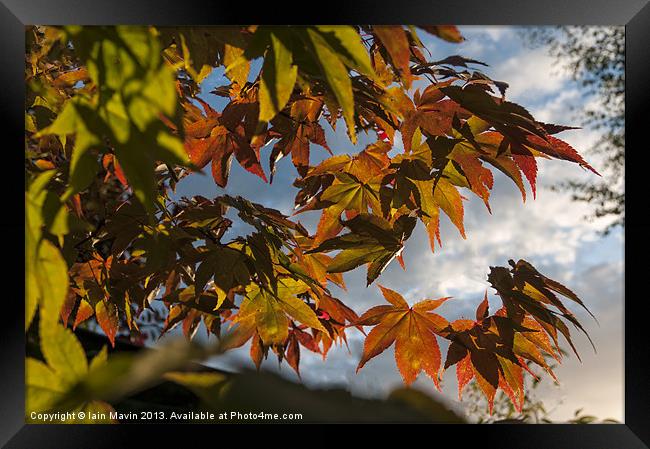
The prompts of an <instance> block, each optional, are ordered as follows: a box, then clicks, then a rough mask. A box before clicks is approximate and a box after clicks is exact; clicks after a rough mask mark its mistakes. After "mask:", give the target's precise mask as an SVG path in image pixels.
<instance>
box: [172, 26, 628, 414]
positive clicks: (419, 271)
mask: <svg viewBox="0 0 650 449" xmlns="http://www.w3.org/2000/svg"><path fill="white" fill-rule="evenodd" d="M461 31H462V33H463V35H464V36H465V37H466V38H467V40H466V41H465V42H463V43H462V44H450V43H446V42H442V41H440V40H439V39H436V38H434V37H432V36H429V35H427V34H426V33H424V32H421V33H420V37H421V38H422V39H423V40H424V43H425V44H426V46H427V48H428V49H429V50H430V52H431V57H430V58H431V60H437V59H442V58H444V57H446V56H449V55H452V54H460V55H462V56H465V57H469V58H473V59H478V60H480V61H483V62H486V63H488V64H490V66H489V67H487V68H484V70H483V71H484V72H485V73H486V74H487V75H488V76H491V77H492V78H494V79H497V80H500V81H505V82H507V83H509V84H510V87H509V89H508V91H507V93H506V97H507V98H508V99H509V100H510V101H514V102H517V103H519V104H521V105H522V106H525V107H526V108H527V109H528V110H530V111H531V112H532V113H533V115H534V116H535V117H536V118H537V119H539V120H541V121H546V122H552V123H560V124H573V125H579V124H580V123H579V121H578V119H577V118H576V116H575V111H574V109H572V108H577V109H580V108H581V107H584V106H585V105H587V104H589V103H590V102H592V101H593V99H592V98H589V97H586V96H585V95H584V94H583V93H582V92H581V91H580V89H579V88H578V87H577V85H576V84H575V83H574V82H573V81H571V79H570V77H569V75H568V73H567V72H566V71H564V70H563V69H562V67H560V66H558V65H557V64H556V63H555V62H554V60H553V59H552V58H551V57H549V56H548V55H547V53H546V49H545V48H540V49H534V50H531V49H530V48H527V47H526V46H525V45H524V44H523V42H522V38H521V35H520V33H519V32H518V30H517V29H516V28H513V27H497V26H490V27H481V26H471V27H461ZM257 70H259V64H254V65H253V68H252V71H251V72H252V74H256V73H257ZM226 82H227V80H226V79H225V78H224V77H223V72H222V71H217V70H215V71H214V72H213V73H212V74H211V75H210V76H209V77H208V78H207V79H206V81H204V84H203V86H202V90H203V92H204V93H203V94H202V95H201V96H202V98H203V99H205V100H206V101H208V102H209V103H210V104H211V105H212V106H213V107H215V108H216V109H217V110H221V108H222V107H223V105H224V103H223V100H222V99H220V98H218V97H216V96H214V95H211V94H209V93H208V92H209V91H210V90H212V89H213V88H214V87H215V86H218V85H221V84H225V83H226ZM324 127H325V130H326V138H327V142H328V144H329V146H330V148H331V149H332V150H333V151H334V153H347V152H352V151H358V150H360V149H362V148H363V147H364V146H365V145H367V144H368V143H370V142H372V141H374V140H375V136H374V135H369V136H361V138H360V139H359V143H358V145H356V146H354V145H352V144H351V143H350V142H349V140H348V139H347V137H346V135H345V128H344V127H343V126H340V127H337V130H338V131H337V132H334V131H332V129H331V128H330V127H329V125H325V126H324ZM559 137H560V138H562V139H564V140H566V141H568V142H569V143H570V144H571V145H573V146H574V147H575V148H576V149H578V151H579V152H580V153H581V154H582V155H583V156H584V157H585V159H587V160H588V161H589V162H590V163H591V164H592V165H593V166H594V167H595V168H596V169H597V170H598V169H599V167H600V166H602V165H601V161H600V160H599V159H598V158H596V156H595V155H593V154H591V153H590V152H589V151H588V149H589V147H590V146H591V145H592V144H593V143H594V142H595V141H596V140H597V138H598V134H597V133H596V132H594V131H593V130H589V129H580V130H574V131H566V132H564V133H562V134H560V135H559ZM396 140H397V141H398V140H399V139H396ZM269 151H270V150H269V149H263V150H262V155H263V158H264V159H265V160H264V162H263V163H264V166H265V169H267V172H268V153H269ZM326 157H328V154H327V153H326V152H325V150H324V149H322V148H320V147H318V146H315V145H312V150H311V158H312V159H311V160H312V164H315V163H317V162H319V161H320V160H322V159H325V158H326ZM289 159H290V158H285V159H283V160H281V161H280V163H279V165H278V168H277V175H276V177H275V179H274V182H273V184H272V185H268V184H265V183H264V182H263V181H262V180H260V179H259V178H258V177H256V176H254V175H251V174H249V173H247V172H245V171H244V170H243V169H241V167H239V165H238V164H237V163H233V164H232V170H231V175H230V180H229V184H228V186H227V188H226V189H225V191H227V192H228V193H231V194H240V195H244V196H246V197H247V198H249V199H251V200H253V201H256V202H259V203H262V204H264V205H266V206H269V207H274V208H277V209H279V210H281V211H282V212H284V213H286V214H290V213H291V212H292V207H293V199H294V196H295V193H296V189H295V188H293V187H292V186H291V183H292V181H293V179H294V178H295V176H297V173H296V171H295V169H294V168H293V166H292V164H291V161H290V160H289ZM540 162H541V163H540V167H539V179H538V193H537V199H536V200H533V198H532V194H531V192H529V195H528V196H529V198H528V199H527V201H526V203H525V204H523V203H522V200H521V195H520V193H519V191H518V190H517V188H516V187H515V186H514V184H513V183H512V182H511V181H510V180H509V179H507V178H505V177H504V176H503V175H500V173H498V172H495V188H494V190H493V192H492V196H491V204H492V215H490V214H489V213H488V212H487V210H486V208H485V206H484V205H483V203H482V201H481V200H480V199H478V198H476V197H475V196H472V195H466V196H468V197H469V200H468V201H466V202H465V228H466V231H467V239H466V240H463V239H462V238H461V237H460V235H459V234H458V232H457V231H456V230H455V228H454V227H453V225H452V224H451V223H450V222H449V221H448V220H446V217H445V218H443V219H442V220H441V233H442V240H443V246H442V248H441V249H438V250H436V253H435V254H432V253H431V251H430V248H429V244H428V240H427V236H426V233H425V231H424V229H423V228H422V227H421V225H418V227H417V228H416V231H415V232H414V234H413V236H412V237H411V239H410V240H409V241H408V242H407V245H406V248H405V251H404V260H405V262H406V268H407V269H406V271H403V270H402V269H401V268H400V267H399V265H398V264H396V263H392V264H391V265H389V266H388V268H387V269H386V270H385V271H384V273H383V274H382V275H381V277H380V279H379V282H381V283H382V285H384V286H386V287H389V288H392V289H395V290H397V291H399V292H401V293H403V294H404V296H405V297H406V299H407V300H408V301H410V302H411V303H412V302H414V301H418V300H420V299H423V298H437V297H441V296H453V297H454V299H453V300H451V301H448V302H447V303H446V304H445V305H444V306H443V308H441V309H440V313H441V314H443V315H444V316H445V317H447V318H448V319H454V318H457V317H461V316H466V317H471V316H472V315H473V311H474V310H475V308H476V306H477V305H478V303H479V302H480V300H481V298H482V295H483V292H484V291H485V289H486V288H488V287H489V285H488V284H487V282H486V276H487V273H488V271H489V266H490V265H502V266H503V265H507V260H508V259H510V258H512V259H515V260H517V259H519V258H523V259H526V260H528V261H529V262H531V263H533V264H534V265H535V266H536V267H537V268H538V269H539V270H540V271H541V272H542V273H544V274H546V275H548V276H549V277H552V278H554V279H557V280H558V281H560V282H562V283H564V284H565V285H567V286H569V287H570V288H572V289H573V290H574V291H575V292H576V293H577V294H578V295H579V296H580V297H581V298H582V299H583V300H584V302H585V303H586V304H587V306H588V307H589V308H590V309H591V310H592V311H593V312H594V314H595V315H596V317H597V318H598V320H599V322H600V326H599V325H598V324H596V323H595V322H594V321H593V319H591V318H590V317H589V316H588V315H587V314H586V313H583V312H582V311H581V310H579V309H575V310H574V311H575V312H576V314H577V316H578V318H579V319H580V320H581V322H583V323H584V324H585V328H586V329H587V331H588V332H589V333H590V335H591V336H592V338H593V340H594V342H595V344H596V347H597V349H598V353H597V354H594V352H593V350H592V349H591V346H590V345H589V343H588V341H587V340H586V338H584V336H583V335H580V334H579V333H578V332H577V331H576V332H575V341H576V342H577V347H578V349H579V351H580V354H581V356H582V359H583V362H582V363H580V362H579V361H578V360H577V358H576V357H575V356H572V357H571V356H570V357H568V358H566V359H565V361H564V362H563V364H562V365H561V366H560V367H558V369H557V370H556V374H557V375H558V378H559V379H560V384H561V385H560V387H553V386H551V382H550V381H548V380H545V381H544V382H543V383H544V384H547V386H546V387H542V388H543V389H542V390H541V391H540V393H539V396H540V397H541V398H543V399H544V400H545V402H546V403H547V404H548V405H549V407H550V408H553V409H554V410H553V412H552V415H551V416H552V417H553V418H555V419H566V418H570V417H571V416H572V414H573V411H574V410H576V409H578V408H584V410H585V412H588V413H590V414H594V415H596V416H598V417H600V418H606V417H611V418H614V419H618V420H623V419H624V417H623V373H624V361H623V232H622V231H621V230H620V229H616V230H615V231H613V232H612V233H611V234H609V235H608V236H606V237H602V236H601V235H599V234H598V232H597V231H598V230H599V229H603V227H604V225H605V224H606V223H607V219H600V220H597V221H589V220H586V219H585V216H586V215H588V214H589V212H590V210H591V208H590V206H589V205H586V204H581V203H575V202H572V201H571V200H570V196H569V194H567V193H559V192H554V191H551V190H550V189H549V187H550V186H552V185H554V184H556V183H558V182H560V181H563V180H568V179H574V180H578V179H580V180H582V179H589V178H592V177H594V176H595V175H593V174H590V172H586V171H584V170H582V169H581V168H580V167H578V166H577V165H575V164H569V163H563V162H559V161H540ZM205 171H206V175H205V176H192V177H189V178H187V180H184V181H181V183H179V185H178V188H177V195H178V196H192V195H196V194H200V195H203V196H208V197H209V196H216V195H219V194H222V193H224V189H220V188H219V187H218V186H216V185H215V184H214V181H213V180H212V178H211V177H210V176H209V166H208V167H207V168H206V170H205ZM611 181H612V182H622V180H611ZM299 219H300V221H301V222H302V223H303V224H304V225H305V226H307V227H308V229H311V230H314V229H315V224H316V222H317V220H318V214H313V213H311V214H310V213H308V214H304V215H301V216H300V217H299ZM345 281H346V284H347V285H348V291H347V292H344V291H336V288H334V289H335V293H337V295H338V297H339V298H340V299H342V300H343V301H344V302H346V304H349V305H350V306H351V307H352V308H353V309H355V310H356V311H357V312H363V311H365V310H367V309H368V308H369V307H372V306H373V305H377V304H380V303H382V302H383V299H382V298H381V296H380V295H379V291H378V288H377V287H376V286H375V285H373V286H371V287H369V288H365V287H364V286H365V270H363V269H359V270H356V271H355V272H352V273H347V274H346V275H345ZM489 294H490V300H491V304H493V306H492V307H499V306H500V303H499V301H498V299H497V298H496V297H494V296H493V295H492V294H491V291H490V290H489ZM491 310H492V311H494V310H495V308H491ZM199 334H202V333H199ZM202 335H203V334H202ZM349 342H350V351H349V352H348V350H347V348H345V347H342V348H333V349H332V351H331V352H330V354H329V356H328V358H327V360H326V361H323V360H322V359H321V357H320V356H319V355H317V354H312V353H308V351H302V354H301V356H302V360H301V373H302V380H303V382H304V383H305V384H306V385H308V386H311V387H321V388H324V387H330V386H337V387H344V388H348V389H349V390H350V391H352V392H353V393H355V394H357V395H361V396H370V397H384V396H386V395H387V394H388V393H389V392H390V391H391V390H392V389H394V388H396V387H399V386H401V384H402V382H401V379H400V376H399V373H398V372H397V369H396V367H395V362H394V357H393V350H392V348H391V349H389V350H387V351H386V352H385V353H384V354H382V355H381V356H379V357H376V358H375V359H373V360H372V361H370V362H369V363H367V364H366V366H365V367H364V368H363V370H361V371H360V372H359V373H358V374H355V368H356V365H357V363H358V360H359V358H360V354H361V351H362V346H363V336H362V335H361V334H360V333H359V332H358V331H356V330H350V331H349ZM441 343H442V342H441ZM443 346H444V345H443ZM445 353H446V351H445V350H444V349H443V355H444V354H445ZM212 363H213V364H214V365H215V366H219V367H222V368H228V369H236V368H237V367H241V366H247V367H250V366H252V362H250V359H249V358H248V347H244V348H242V349H240V350H236V351H232V352H231V353H228V354H227V355H225V356H222V357H220V358H218V359H215V360H214V361H212ZM263 369H269V370H273V371H279V372H280V373H281V374H282V375H284V376H286V377H287V378H290V379H293V380H297V376H296V375H295V374H294V373H293V371H292V370H291V369H290V367H288V366H286V365H284V366H282V367H281V368H278V364H277V361H276V360H275V359H274V358H271V357H270V358H269V360H267V361H266V362H264V364H263ZM415 386H416V387H418V388H421V389H423V390H424V391H427V392H431V393H434V392H435V389H434V386H433V383H432V382H431V380H430V379H428V378H427V377H425V376H424V375H423V374H422V375H421V376H420V377H419V378H418V380H417V381H416V383H415ZM442 398H443V399H444V400H446V401H448V402H450V403H452V404H454V405H455V406H459V407H462V405H460V404H458V403H456V401H455V399H456V398H457V393H456V382H455V373H454V371H453V369H452V370H450V371H449V372H447V373H446V374H445V377H444V382H443V396H442Z"/></svg>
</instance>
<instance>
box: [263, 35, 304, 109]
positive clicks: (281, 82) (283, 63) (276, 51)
mask: <svg viewBox="0 0 650 449" xmlns="http://www.w3.org/2000/svg"><path fill="white" fill-rule="evenodd" d="M270 37H271V48H270V49H269V51H268V52H267V54H266V58H265V59H264V65H263V66H262V80H261V83H260V91H259V101H260V116H259V120H260V121H261V122H269V121H271V119H272V118H273V117H275V116H276V115H277V114H278V113H279V112H280V111H281V110H282V109H283V108H284V107H285V105H286V104H287V101H289V97H290V96H291V92H292V91H293V86H294V85H295V84H296V77H297V75H298V66H296V65H293V64H292V61H293V57H292V54H291V50H289V49H288V48H287V47H286V45H285V44H284V42H282V40H281V39H280V37H278V36H277V35H276V34H275V33H271V36H270Z"/></svg>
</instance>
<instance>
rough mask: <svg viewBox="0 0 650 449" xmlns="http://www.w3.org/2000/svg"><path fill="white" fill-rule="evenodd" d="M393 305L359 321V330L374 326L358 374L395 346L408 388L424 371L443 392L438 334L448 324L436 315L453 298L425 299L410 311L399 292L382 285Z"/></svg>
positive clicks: (399, 366)
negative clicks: (434, 311)
mask: <svg viewBox="0 0 650 449" xmlns="http://www.w3.org/2000/svg"><path fill="white" fill-rule="evenodd" d="M379 288H380V290H381V292H382V294H383V296H384V298H385V299H386V301H388V302H389V303H390V304H391V305H389V306H386V305H382V306H376V307H373V308H371V309H370V310H368V311H367V312H366V313H364V314H363V315H361V317H359V320H358V321H357V322H356V323H355V324H356V325H359V326H374V327H373V329H372V330H371V331H370V333H369V334H368V336H367V337H366V340H365V342H364V345H363V354H362V356H361V360H360V361H359V365H358V366H357V371H359V370H360V369H361V368H363V366H364V365H365V364H366V363H367V362H368V361H369V360H370V359H372V358H373V357H376V356H377V355H379V354H381V353H382V352H384V351H385V350H386V349H388V348H389V347H390V346H391V345H392V344H393V343H395V361H396V362H397V367H398V369H399V371H400V374H401V375H402V378H403V379H404V383H406V384H407V385H410V384H412V383H413V382H414V381H415V379H416V378H417V377H418V374H419V373H420V371H424V372H425V373H426V374H427V375H428V376H429V377H430V378H431V379H432V380H433V382H434V384H435V385H436V387H437V388H438V389H440V383H439V381H440V379H439V370H440V349H439V347H438V342H437V340H436V336H435V334H436V333H437V332H439V331H441V330H442V329H444V328H445V327H446V326H447V320H445V319H444V318H443V317H441V316H440V315H438V314H436V313H433V312H432V310H435V309H437V308H438V307H440V305H442V303H444V302H445V301H446V300H448V299H449V298H439V299H425V300H423V301H420V302H418V303H416V304H414V305H413V307H409V305H408V303H407V302H406V301H405V300H404V298H403V297H402V296H401V295H400V294H399V293H397V292H395V291H393V290H390V289H388V288H386V287H383V286H381V285H379Z"/></svg>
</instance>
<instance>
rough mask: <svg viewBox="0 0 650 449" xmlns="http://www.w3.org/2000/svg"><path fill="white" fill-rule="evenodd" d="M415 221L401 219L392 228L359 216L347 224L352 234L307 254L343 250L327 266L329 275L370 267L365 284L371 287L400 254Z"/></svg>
mask: <svg viewBox="0 0 650 449" xmlns="http://www.w3.org/2000/svg"><path fill="white" fill-rule="evenodd" d="M415 221H416V220H415V218H413V217H407V216H402V217H400V218H398V219H397V220H396V222H395V224H394V225H392V226H391V224H390V223H389V222H387V221H386V220H384V219H383V218H381V217H377V216H373V215H369V214H359V215H357V216H356V217H354V218H352V219H351V220H348V221H346V222H344V225H345V226H346V227H348V228H349V229H350V231H351V232H349V233H347V234H343V235H340V236H338V237H334V238H331V239H328V240H325V241H324V242H323V243H321V244H320V245H319V246H317V247H316V248H313V249H311V250H309V251H307V252H306V254H311V253H317V252H327V251H332V250H337V249H340V250H342V251H341V252H340V253H338V254H337V255H336V256H335V257H334V259H332V261H331V262H330V263H329V265H328V266H327V271H328V272H329V273H342V272H345V271H350V270H353V269H354V268H356V267H358V266H360V265H362V264H364V263H369V264H370V265H369V266H368V274H367V277H366V280H367V285H370V284H371V283H372V282H373V281H374V280H375V279H377V277H379V275H380V274H381V273H382V271H383V270H384V268H386V266H387V265H388V264H389V263H390V262H391V261H392V260H393V258H395V257H397V256H398V255H399V254H400V252H401V251H402V248H403V242H404V241H405V240H406V239H407V238H408V237H409V236H410V235H411V232H412V231H413V228H414V227H415Z"/></svg>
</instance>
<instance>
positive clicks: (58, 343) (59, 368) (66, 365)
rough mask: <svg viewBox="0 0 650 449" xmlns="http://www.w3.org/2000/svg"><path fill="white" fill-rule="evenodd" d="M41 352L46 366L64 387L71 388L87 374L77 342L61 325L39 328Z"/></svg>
mask: <svg viewBox="0 0 650 449" xmlns="http://www.w3.org/2000/svg"><path fill="white" fill-rule="evenodd" d="M40 337H41V352H42V353H43V357H45V360H46V361H47V364H48V365H49V366H50V368H51V369H52V370H53V371H54V372H55V374H56V375H57V377H58V378H59V379H61V382H62V383H63V384H64V385H65V386H66V387H71V386H72V385H74V384H75V383H77V382H78V381H80V380H81V379H83V378H84V377H85V375H86V373H87V372H88V361H87V360H86V353H85V352H84V350H83V348H82V346H81V344H80V343H79V340H77V337H76V336H75V335H74V334H73V333H72V331H71V330H70V329H66V328H65V327H63V326H61V325H56V326H53V327H51V328H46V327H44V326H43V324H42V321H41V328H40Z"/></svg>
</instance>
